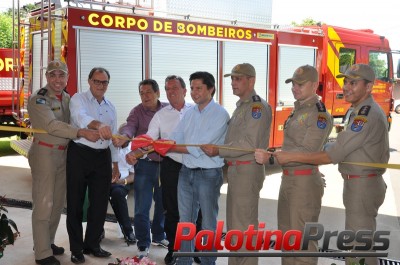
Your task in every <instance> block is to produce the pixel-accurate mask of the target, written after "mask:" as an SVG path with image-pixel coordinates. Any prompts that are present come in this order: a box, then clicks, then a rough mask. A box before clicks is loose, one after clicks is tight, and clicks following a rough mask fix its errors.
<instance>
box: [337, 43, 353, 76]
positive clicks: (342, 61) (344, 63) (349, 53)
mask: <svg viewBox="0 0 400 265" xmlns="http://www.w3.org/2000/svg"><path fill="white" fill-rule="evenodd" d="M339 53H340V55H339V72H340V73H344V72H346V70H347V69H348V68H349V67H350V66H351V65H353V64H354V61H355V57H356V51H355V50H353V49H346V48H341V49H340V51H339Z"/></svg>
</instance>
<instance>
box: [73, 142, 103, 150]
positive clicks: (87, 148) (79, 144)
mask: <svg viewBox="0 0 400 265" xmlns="http://www.w3.org/2000/svg"><path fill="white" fill-rule="evenodd" d="M71 143H73V144H75V145H76V146H77V147H79V148H82V149H84V150H86V151H91V152H95V153H102V152H105V151H107V150H108V148H104V149H96V148H92V147H90V146H87V145H85V144H81V143H76V142H74V141H71Z"/></svg>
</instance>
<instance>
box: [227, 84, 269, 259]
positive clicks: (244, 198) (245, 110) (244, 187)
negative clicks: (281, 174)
mask: <svg viewBox="0 0 400 265" xmlns="http://www.w3.org/2000/svg"><path fill="white" fill-rule="evenodd" d="M236 106H237V108H236V110H235V111H234V113H233V114H232V117H231V119H230V121H229V125H228V131H227V133H226V137H225V144H224V146H232V147H239V148H243V149H250V150H251V149H255V148H267V147H268V143H269V133H270V126H271V119H272V113H271V107H270V106H269V105H268V103H267V102H266V101H265V100H263V99H261V98H260V97H259V96H258V95H257V94H256V93H255V91H253V92H252V93H251V94H250V96H249V97H248V98H247V99H245V100H239V101H238V102H237V103H236ZM219 155H220V156H221V157H223V158H225V159H226V161H227V165H228V174H227V175H228V176H227V179H228V193H227V201H226V219H227V229H228V230H232V229H238V230H241V231H245V230H247V229H248V227H249V225H254V227H258V201H259V198H260V190H261V189H262V187H263V182H264V179H265V170H264V165H260V164H257V163H256V162H255V160H254V153H251V152H244V151H235V150H227V149H220V150H219ZM244 242H245V241H244ZM238 251H247V250H246V247H245V244H243V246H242V248H241V249H240V250H238ZM229 264H230V265H232V264H258V258H256V257H252V258H249V257H234V258H232V257H231V258H229Z"/></svg>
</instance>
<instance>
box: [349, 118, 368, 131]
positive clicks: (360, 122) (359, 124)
mask: <svg viewBox="0 0 400 265" xmlns="http://www.w3.org/2000/svg"><path fill="white" fill-rule="evenodd" d="M367 122H368V120H367V119H366V118H364V117H360V116H357V117H355V118H354V120H353V123H352V124H351V130H352V131H353V132H359V131H361V130H362V128H363V127H364V125H365V123H367Z"/></svg>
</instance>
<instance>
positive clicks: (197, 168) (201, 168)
mask: <svg viewBox="0 0 400 265" xmlns="http://www.w3.org/2000/svg"><path fill="white" fill-rule="evenodd" d="M187 168H188V169H190V170H202V171H203V170H211V169H215V168H203V167H195V168H190V167H187Z"/></svg>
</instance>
